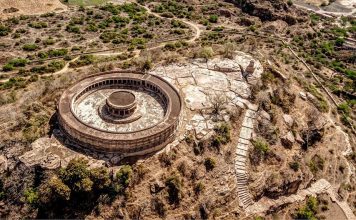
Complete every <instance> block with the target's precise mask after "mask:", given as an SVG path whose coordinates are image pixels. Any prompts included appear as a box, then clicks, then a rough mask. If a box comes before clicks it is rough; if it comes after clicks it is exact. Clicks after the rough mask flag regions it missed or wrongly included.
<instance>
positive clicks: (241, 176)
mask: <svg viewBox="0 0 356 220" xmlns="http://www.w3.org/2000/svg"><path fill="white" fill-rule="evenodd" d="M236 178H237V179H248V176H247V175H246V173H236Z"/></svg>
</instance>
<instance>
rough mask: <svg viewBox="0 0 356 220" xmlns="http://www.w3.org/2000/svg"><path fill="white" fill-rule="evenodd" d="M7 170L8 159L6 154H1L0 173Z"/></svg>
mask: <svg viewBox="0 0 356 220" xmlns="http://www.w3.org/2000/svg"><path fill="white" fill-rule="evenodd" d="M6 170H7V159H6V157H5V156H4V155H0V173H3V172H5V171H6Z"/></svg>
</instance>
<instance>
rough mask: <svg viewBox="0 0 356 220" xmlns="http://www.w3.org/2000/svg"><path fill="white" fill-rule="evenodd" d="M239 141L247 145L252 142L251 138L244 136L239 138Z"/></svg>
mask: <svg viewBox="0 0 356 220" xmlns="http://www.w3.org/2000/svg"><path fill="white" fill-rule="evenodd" d="M237 142H238V143H241V144H245V145H249V144H250V141H249V140H246V139H243V138H239V140H238V141H237Z"/></svg>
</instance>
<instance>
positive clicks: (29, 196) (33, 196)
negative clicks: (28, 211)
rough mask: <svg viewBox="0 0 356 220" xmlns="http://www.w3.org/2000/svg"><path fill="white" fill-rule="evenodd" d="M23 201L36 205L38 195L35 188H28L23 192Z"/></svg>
mask: <svg viewBox="0 0 356 220" xmlns="http://www.w3.org/2000/svg"><path fill="white" fill-rule="evenodd" d="M24 196H25V201H26V202H27V203H28V204H30V205H36V204H37V203H38V200H39V195H38V193H37V191H36V190H34V189H32V188H28V189H26V190H25V192H24Z"/></svg>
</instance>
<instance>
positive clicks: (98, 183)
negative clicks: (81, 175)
mask: <svg viewBox="0 0 356 220" xmlns="http://www.w3.org/2000/svg"><path fill="white" fill-rule="evenodd" d="M90 179H91V180H92V181H93V183H94V184H93V186H94V188H95V189H99V190H102V189H106V188H108V187H109V186H110V184H111V179H110V173H109V170H108V169H107V168H105V167H97V168H94V169H92V170H90Z"/></svg>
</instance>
